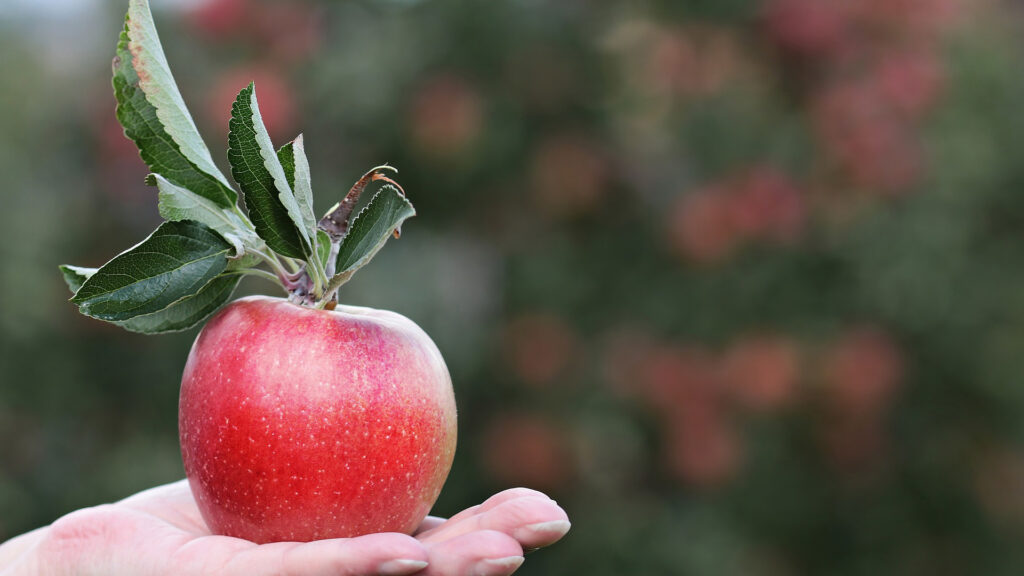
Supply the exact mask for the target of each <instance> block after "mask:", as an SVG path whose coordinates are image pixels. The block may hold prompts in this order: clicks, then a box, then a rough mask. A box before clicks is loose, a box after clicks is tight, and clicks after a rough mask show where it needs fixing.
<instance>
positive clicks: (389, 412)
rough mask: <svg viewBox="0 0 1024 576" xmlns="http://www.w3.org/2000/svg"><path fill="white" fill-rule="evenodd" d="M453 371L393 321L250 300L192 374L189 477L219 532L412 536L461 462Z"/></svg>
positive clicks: (260, 537) (218, 320)
mask: <svg viewBox="0 0 1024 576" xmlns="http://www.w3.org/2000/svg"><path fill="white" fill-rule="evenodd" d="M455 418H456V416H455V398H454V395H453V393H452V386H451V380H450V378H449V375H448V370H447V368H446V367H445V364H444V360H443V359H442V358H441V355H440V353H439V352H438V350H437V348H436V347H435V346H434V344H433V342H431V340H430V338H429V337H428V336H427V335H426V334H425V333H424V332H423V331H422V330H421V329H420V328H419V327H417V326H416V325H415V324H414V323H413V322H411V321H410V320H408V319H406V318H404V317H402V316H400V315H398V314H395V313H392V312H386V311H380V310H372V309H368V308H358V307H351V306H338V308H337V309H336V310H334V311H325V310H316V309H311V308H303V307H300V306H297V305H294V304H291V303H289V302H287V301H285V300H281V299H276V298H267V297H250V298H244V299H241V300H238V301H236V302H234V303H232V304H230V305H229V306H228V307H227V308H225V309H224V310H223V311H221V312H220V313H219V314H218V315H217V316H215V317H214V318H213V319H212V320H211V321H210V322H209V323H208V324H207V325H206V327H205V328H203V330H202V332H201V333H200V334H199V337H198V338H197V339H196V342H195V344H194V345H193V347H192V351H191V353H190V354H189V357H188V362H187V364H186V365H185V373H184V376H183V377H182V385H181V401H180V406H179V429H180V435H181V447H182V454H183V458H184V463H185V471H186V474H187V476H188V478H189V483H190V485H191V487H192V493H193V494H194V495H195V497H196V502H197V504H198V506H199V509H200V511H201V512H202V515H203V518H204V520H205V521H206V522H207V524H208V525H209V526H210V528H211V530H212V531H213V532H214V533H217V534H225V535H229V536H235V537H239V538H244V539H247V540H251V541H254V542H273V541H309V540H315V539H322V538H339V537H350V536H356V535H360V534H368V533H375V532H404V533H407V534H408V533H411V532H412V531H413V530H414V529H415V528H416V527H417V526H419V524H420V522H421V521H422V520H423V518H424V516H425V515H426V514H427V512H428V511H429V510H430V508H431V506H432V505H433V503H434V501H435V500H436V499H437V496H438V494H439V493H440V491H441V486H442V484H443V483H444V481H445V478H446V477H447V475H448V471H449V469H450V467H451V463H452V458H453V456H454V452H455V437H456V420H455Z"/></svg>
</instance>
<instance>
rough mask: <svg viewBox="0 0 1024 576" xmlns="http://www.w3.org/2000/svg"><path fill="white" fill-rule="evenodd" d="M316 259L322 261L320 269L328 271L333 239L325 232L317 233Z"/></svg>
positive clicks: (319, 231) (318, 231)
mask: <svg viewBox="0 0 1024 576" xmlns="http://www.w3.org/2000/svg"><path fill="white" fill-rule="evenodd" d="M316 257H317V258H318V259H319V260H320V268H321V269H322V270H327V262H328V261H330V259H331V237H330V235H328V234H327V232H324V231H323V230H317V231H316Z"/></svg>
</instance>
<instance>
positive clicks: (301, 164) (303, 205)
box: [288, 134, 316, 231]
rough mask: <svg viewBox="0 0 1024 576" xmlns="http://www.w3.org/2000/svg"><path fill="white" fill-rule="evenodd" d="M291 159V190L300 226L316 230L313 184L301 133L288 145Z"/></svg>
mask: <svg viewBox="0 0 1024 576" xmlns="http://www.w3.org/2000/svg"><path fill="white" fill-rule="evenodd" d="M288 148H289V150H290V152H289V155H290V156H291V159H292V174H293V176H292V179H291V180H290V181H291V182H293V183H292V190H294V192H295V202H296V203H297V204H298V206H299V212H300V213H301V216H302V226H303V228H305V229H306V230H310V231H312V230H316V215H315V214H314V213H313V185H312V181H311V179H310V174H309V160H308V159H307V158H306V145H305V140H304V139H303V137H302V134H299V135H298V136H297V137H296V138H295V140H294V141H292V142H291V144H290V145H289V146H288Z"/></svg>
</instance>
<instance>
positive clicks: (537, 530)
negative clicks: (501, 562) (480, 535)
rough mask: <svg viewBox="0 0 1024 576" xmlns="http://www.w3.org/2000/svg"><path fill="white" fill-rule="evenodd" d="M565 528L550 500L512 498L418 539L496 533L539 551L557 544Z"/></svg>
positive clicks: (565, 519) (560, 513)
mask: <svg viewBox="0 0 1024 576" xmlns="http://www.w3.org/2000/svg"><path fill="white" fill-rule="evenodd" d="M569 526H570V524H569V517H568V515H566V513H565V511H564V510H562V509H561V508H560V507H559V506H558V505H557V504H555V503H554V502H553V501H552V500H551V499H549V498H532V497H530V498H515V499H513V500H507V501H505V502H503V503H501V504H498V505H497V506H495V507H494V508H491V509H490V510H488V511H486V512H483V513H480V514H477V515H475V516H472V517H469V518H466V519H464V520H462V521H461V522H454V523H452V522H449V523H446V524H444V525H442V526H440V527H438V528H435V529H434V530H431V531H429V532H425V533H424V534H422V535H421V536H419V537H418V538H419V540H420V541H421V542H424V543H426V544H432V543H436V542H440V541H442V540H449V539H451V538H455V537H458V536H461V535H463V534H467V533H470V532H475V531H478V530H496V531H498V532H502V533H504V534H507V535H509V536H511V537H513V538H515V539H516V541H517V542H519V544H521V545H522V546H523V547H525V548H540V547H542V546H549V545H551V544H553V543H555V542H557V541H558V540H559V539H560V538H561V537H562V536H564V535H565V533H566V532H568V531H569Z"/></svg>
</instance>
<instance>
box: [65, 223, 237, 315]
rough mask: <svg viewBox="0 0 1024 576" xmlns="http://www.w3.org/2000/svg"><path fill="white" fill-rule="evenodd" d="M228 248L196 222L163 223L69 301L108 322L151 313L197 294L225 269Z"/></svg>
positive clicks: (91, 278) (115, 259)
mask: <svg viewBox="0 0 1024 576" xmlns="http://www.w3.org/2000/svg"><path fill="white" fill-rule="evenodd" d="M230 252H231V245H230V244H229V243H228V242H227V241H225V240H224V239H223V238H221V237H220V235H218V234H217V233H216V232H215V231H214V230H212V229H210V228H209V227H207V226H205V225H203V224H200V223H199V222H193V221H190V220H186V221H182V222H165V223H163V224H161V225H160V227H159V228H157V229H156V231H155V232H153V233H152V234H151V235H150V236H149V237H148V238H146V239H145V240H143V241H142V242H140V243H139V244H137V245H135V246H133V247H132V248H129V249H128V250H126V251H125V252H122V253H121V254H119V255H117V256H116V257H114V259H113V260H111V261H110V262H107V263H106V264H104V265H103V266H101V267H100V268H99V270H96V271H95V273H93V274H92V275H91V276H90V277H89V278H88V279H86V280H85V282H83V283H82V285H81V287H80V288H79V289H78V291H77V292H76V293H75V295H74V297H72V298H71V301H72V302H74V303H75V304H78V309H79V311H80V312H82V313H83V314H85V315H86V316H92V317H93V318H98V319H100V320H107V321H111V322H117V321H123V320H128V319H130V318H134V317H136V316H141V315H144V314H151V313H153V312H157V311H160V310H163V309H164V308H167V307H168V306H170V305H171V304H174V303H176V302H178V301H179V300H182V299H183V298H188V297H191V296H193V295H195V294H196V293H197V292H199V291H200V290H201V289H202V288H203V287H204V286H206V284H207V283H208V282H210V280H213V279H214V278H215V277H216V276H217V275H219V274H220V273H221V272H223V271H224V269H225V268H227V265H228V255H229V253H230ZM65 278H67V272H65Z"/></svg>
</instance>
